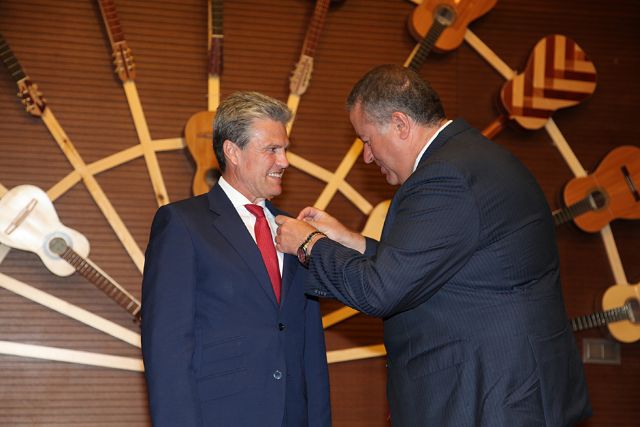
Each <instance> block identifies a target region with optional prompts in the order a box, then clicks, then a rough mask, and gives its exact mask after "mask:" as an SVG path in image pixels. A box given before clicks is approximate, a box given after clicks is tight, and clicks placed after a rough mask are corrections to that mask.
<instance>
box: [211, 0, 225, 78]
mask: <svg viewBox="0 0 640 427" xmlns="http://www.w3.org/2000/svg"><path fill="white" fill-rule="evenodd" d="M210 13H211V43H210V46H209V74H211V75H212V76H220V75H222V42H223V40H224V36H223V34H222V16H223V15H222V13H223V8H222V0H212V2H211V10H210Z"/></svg>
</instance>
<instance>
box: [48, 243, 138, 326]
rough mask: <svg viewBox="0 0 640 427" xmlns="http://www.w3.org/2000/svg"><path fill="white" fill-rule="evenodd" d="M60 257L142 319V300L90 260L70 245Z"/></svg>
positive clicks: (121, 305)
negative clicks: (137, 298) (138, 299)
mask: <svg viewBox="0 0 640 427" xmlns="http://www.w3.org/2000/svg"><path fill="white" fill-rule="evenodd" d="M60 257H61V258H63V259H64V260H65V261H67V262H68V263H69V264H71V265H72V266H73V267H74V268H75V269H76V271H77V272H78V273H79V274H80V275H81V276H83V277H84V278H85V279H87V280H88V281H90V282H91V283H93V284H94V285H95V286H96V287H97V288H98V289H100V290H101V291H102V292H104V293H105V294H107V296H108V297H109V298H111V299H112V300H114V301H115V302H116V303H117V304H118V305H119V306H120V307H122V308H124V309H125V310H126V311H127V312H128V313H129V314H131V315H132V316H133V317H134V318H135V319H136V320H138V319H140V302H138V301H137V300H136V299H135V298H134V297H133V296H132V295H131V294H130V293H129V292H127V291H126V290H125V289H123V288H122V287H121V286H120V285H118V284H117V283H116V282H115V281H114V280H113V279H111V278H110V277H108V276H107V275H106V274H104V273H103V272H101V271H99V269H98V268H97V267H96V266H95V265H93V264H92V263H91V262H90V261H89V260H87V259H85V258H83V257H81V256H80V255H78V254H77V253H76V252H75V251H74V250H73V249H71V247H69V246H67V247H66V249H65V250H64V252H62V253H61V254H60Z"/></svg>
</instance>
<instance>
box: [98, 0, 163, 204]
mask: <svg viewBox="0 0 640 427" xmlns="http://www.w3.org/2000/svg"><path fill="white" fill-rule="evenodd" d="M98 5H99V6H100V14H101V15H102V20H103V21H104V25H105V29H106V31H107V35H108V36H109V42H110V43H111V51H112V55H113V64H114V66H115V73H116V75H117V76H118V77H119V78H120V80H121V81H122V88H123V89H124V93H125V95H126V97H127V102H128V103H129V109H130V110H131V118H132V119H133V124H134V126H135V128H136V133H137V134H138V139H139V142H140V145H141V146H142V153H143V155H144V161H145V163H146V165H147V170H148V172H149V178H150V179H151V185H152V186H153V190H154V192H155V198H156V202H157V203H158V206H162V205H166V204H167V203H169V193H168V192H167V188H166V186H165V184H164V179H163V178H162V172H161V171H160V165H159V163H158V158H157V156H156V151H155V147H154V144H153V141H152V139H151V133H150V132H149V126H148V125H147V120H146V118H145V115H144V111H143V109H142V103H141V102H140V97H139V96H138V89H137V87H136V83H135V77H136V67H135V64H134V62H133V56H132V54H131V49H130V48H129V46H128V45H127V41H126V40H125V38H124V31H123V30H122V25H121V24H120V18H119V17H118V11H117V9H116V5H115V2H114V0H98Z"/></svg>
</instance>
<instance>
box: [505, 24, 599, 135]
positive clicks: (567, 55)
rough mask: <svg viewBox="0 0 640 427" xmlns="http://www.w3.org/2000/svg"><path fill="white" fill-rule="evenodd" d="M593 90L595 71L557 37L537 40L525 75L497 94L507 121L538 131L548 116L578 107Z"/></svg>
mask: <svg viewBox="0 0 640 427" xmlns="http://www.w3.org/2000/svg"><path fill="white" fill-rule="evenodd" d="M595 89H596V68H595V66H594V65H593V63H592V62H591V61H589V60H588V59H587V56H586V54H585V53H584V51H583V50H582V49H581V48H580V46H578V44H577V43H576V42H574V41H573V40H571V39H569V38H567V37H565V36H562V35H558V34H554V35H550V36H547V37H545V38H543V39H542V40H540V41H539V42H538V43H537V44H536V46H535V47H534V49H533V52H532V53H531V55H530V56H529V61H528V62H527V67H526V69H525V71H524V72H523V73H521V74H518V75H517V76H515V77H514V78H513V79H511V80H509V81H508V82H506V83H505V85H504V86H503V87H502V90H501V91H500V100H501V101H502V106H503V107H504V108H505V110H506V111H507V112H508V115H509V118H510V119H513V120H515V121H516V122H517V123H518V124H519V125H520V126H522V127H523V128H525V129H529V130H534V129H540V128H542V127H543V126H544V125H545V124H546V123H547V121H548V120H549V117H551V115H552V113H553V112H554V111H556V110H558V109H560V108H566V107H570V106H573V105H576V104H578V103H580V102H581V101H582V100H584V99H585V98H587V97H589V96H590V95H591V94H592V93H593V92H594V91H595Z"/></svg>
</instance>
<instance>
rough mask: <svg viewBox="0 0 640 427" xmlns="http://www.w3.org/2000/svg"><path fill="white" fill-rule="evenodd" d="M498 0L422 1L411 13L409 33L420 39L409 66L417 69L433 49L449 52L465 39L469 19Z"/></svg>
mask: <svg viewBox="0 0 640 427" xmlns="http://www.w3.org/2000/svg"><path fill="white" fill-rule="evenodd" d="M497 1H498V0H424V1H423V2H422V3H420V4H419V5H418V7H416V8H415V9H414V11H413V13H412V14H411V17H410V19H409V21H408V25H409V32H410V33H411V35H412V36H413V37H414V38H415V39H416V40H418V41H419V42H420V47H419V48H418V50H417V51H416V53H415V55H414V56H413V58H412V59H411V62H410V63H409V65H408V68H411V69H412V70H414V71H417V70H418V69H419V68H420V67H421V66H422V64H424V61H425V60H426V59H427V56H428V55H429V53H431V51H432V50H435V51H437V52H448V51H451V50H454V49H456V48H457V47H458V46H460V45H461V44H462V41H463V40H464V33H465V31H466V30H467V26H468V25H469V23H470V22H471V21H474V20H476V19H478V18H479V17H481V16H482V15H485V14H486V13H487V12H489V11H490V10H491V9H493V7H494V6H495V5H496V3H497Z"/></svg>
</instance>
